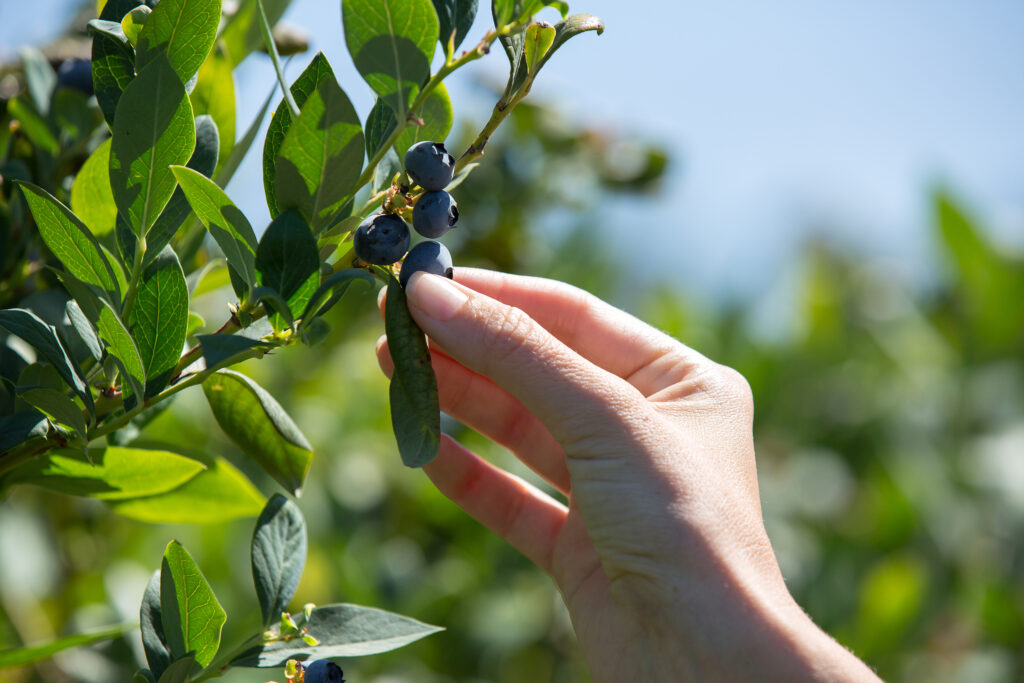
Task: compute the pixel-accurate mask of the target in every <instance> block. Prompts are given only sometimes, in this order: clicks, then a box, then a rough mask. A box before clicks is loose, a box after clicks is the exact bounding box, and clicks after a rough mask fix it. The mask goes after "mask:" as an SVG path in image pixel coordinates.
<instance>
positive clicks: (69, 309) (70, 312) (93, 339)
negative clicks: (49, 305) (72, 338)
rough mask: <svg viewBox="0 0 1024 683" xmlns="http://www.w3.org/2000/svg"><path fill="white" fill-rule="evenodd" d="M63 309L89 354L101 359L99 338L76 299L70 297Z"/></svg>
mask: <svg viewBox="0 0 1024 683" xmlns="http://www.w3.org/2000/svg"><path fill="white" fill-rule="evenodd" d="M64 310H65V312H66V313H67V316H68V320H69V321H70V322H71V326H72V327H73V328H74V329H75V333H76V334H77V335H78V337H79V339H81V340H82V343H83V344H84V345H85V348H86V349H88V351H89V355H91V356H92V357H93V359H94V360H102V358H103V345H102V344H100V339H99V337H98V336H97V335H96V328H94V327H93V326H92V323H91V322H89V318H88V317H86V315H85V313H84V312H83V311H82V307H81V306H80V305H79V304H78V302H77V301H75V300H74V299H71V300H69V301H68V302H67V303H66V304H65V305H64Z"/></svg>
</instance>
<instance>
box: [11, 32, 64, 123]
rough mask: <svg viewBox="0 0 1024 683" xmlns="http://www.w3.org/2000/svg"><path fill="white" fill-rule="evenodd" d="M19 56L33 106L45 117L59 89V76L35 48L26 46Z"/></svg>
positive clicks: (19, 52) (19, 51) (20, 50)
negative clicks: (54, 93) (54, 92)
mask: <svg viewBox="0 0 1024 683" xmlns="http://www.w3.org/2000/svg"><path fill="white" fill-rule="evenodd" d="M18 55H19V56H20V57H21V65H22V67H21V68H22V70H23V72H24V74H25V85H26V86H28V94H29V97H30V98H32V104H33V105H35V108H36V111H37V112H39V114H40V115H41V116H44V117H45V116H47V115H49V113H50V102H51V100H52V99H53V91H54V90H55V89H56V88H57V74H56V73H54V71H53V67H52V66H50V62H48V61H47V59H46V56H45V55H43V53H42V52H40V51H39V50H37V49H36V48H34V47H30V46H28V45H26V46H24V47H22V48H21V49H19V50H18Z"/></svg>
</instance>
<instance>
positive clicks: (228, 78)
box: [190, 48, 235, 177]
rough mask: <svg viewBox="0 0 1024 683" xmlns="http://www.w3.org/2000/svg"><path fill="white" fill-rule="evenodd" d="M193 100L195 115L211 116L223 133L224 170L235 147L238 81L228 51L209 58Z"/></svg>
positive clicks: (221, 163)
mask: <svg viewBox="0 0 1024 683" xmlns="http://www.w3.org/2000/svg"><path fill="white" fill-rule="evenodd" d="M190 98H191V100H192V112H193V113H194V114H195V115H196V116H197V117H198V116H200V115H202V114H207V115H209V116H210V117H211V118H212V119H213V120H214V122H215V123H216V124H217V130H218V131H219V132H220V150H219V153H218V155H217V168H222V167H223V166H224V162H226V161H227V159H228V156H230V154H231V150H232V149H233V148H234V146H235V79H234V77H233V76H232V74H231V60H230V59H228V57H227V55H226V54H225V52H224V50H222V49H219V48H218V49H215V50H214V51H213V52H211V53H210V56H209V57H207V58H206V62H205V63H204V64H203V66H202V67H200V69H199V77H198V79H197V80H196V87H195V88H193V90H192V94H191V95H190ZM210 175H211V177H212V174H210Z"/></svg>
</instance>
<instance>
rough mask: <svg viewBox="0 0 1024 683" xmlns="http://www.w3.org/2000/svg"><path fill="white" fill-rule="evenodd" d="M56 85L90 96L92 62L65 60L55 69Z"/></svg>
mask: <svg viewBox="0 0 1024 683" xmlns="http://www.w3.org/2000/svg"><path fill="white" fill-rule="evenodd" d="M57 84H58V85H61V86H63V87H65V88H72V89H74V90H78V91H79V92H81V93H83V94H85V95H92V60H89V59H77V58H72V59H65V60H64V61H63V62H62V63H61V65H60V67H59V68H58V69H57Z"/></svg>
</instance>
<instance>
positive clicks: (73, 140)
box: [50, 88, 96, 145]
mask: <svg viewBox="0 0 1024 683" xmlns="http://www.w3.org/2000/svg"><path fill="white" fill-rule="evenodd" d="M50 120H51V121H52V122H53V125H54V126H56V128H57V130H58V131H60V137H61V138H62V139H63V140H64V143H65V144H66V145H74V144H77V143H78V142H79V141H83V140H84V138H85V137H86V136H87V135H89V133H91V132H92V131H93V128H95V123H96V121H95V116H94V112H93V109H92V107H91V106H89V98H87V97H86V96H85V94H84V93H80V92H78V91H77V90H72V89H71V88H60V89H58V90H57V92H56V94H55V95H54V96H53V108H52V109H51V111H50Z"/></svg>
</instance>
